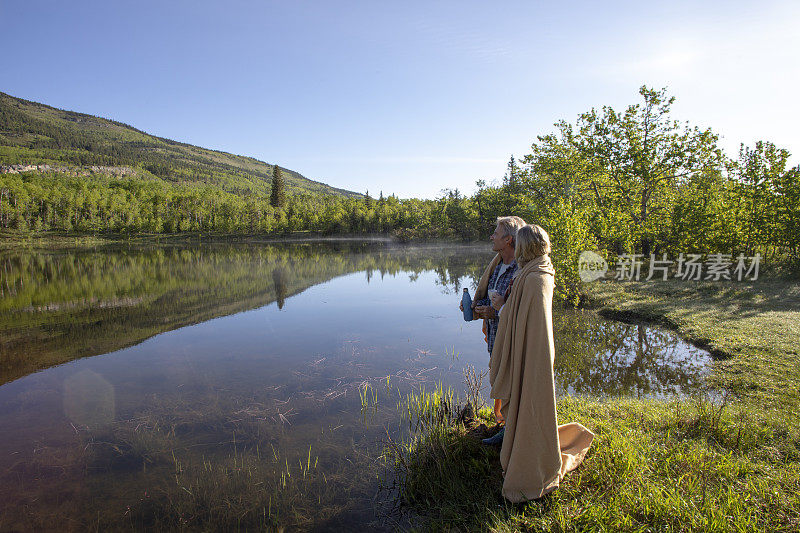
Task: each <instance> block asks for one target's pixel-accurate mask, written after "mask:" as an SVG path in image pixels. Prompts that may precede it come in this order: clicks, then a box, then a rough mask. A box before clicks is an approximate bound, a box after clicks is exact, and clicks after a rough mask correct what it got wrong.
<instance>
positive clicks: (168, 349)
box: [0, 241, 710, 531]
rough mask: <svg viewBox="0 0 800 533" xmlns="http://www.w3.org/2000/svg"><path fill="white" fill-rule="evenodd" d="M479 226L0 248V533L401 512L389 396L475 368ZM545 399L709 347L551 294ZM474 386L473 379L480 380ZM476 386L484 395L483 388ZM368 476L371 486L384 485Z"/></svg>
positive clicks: (653, 371)
mask: <svg viewBox="0 0 800 533" xmlns="http://www.w3.org/2000/svg"><path fill="white" fill-rule="evenodd" d="M491 257H492V253H491V251H490V247H489V245H488V243H487V244H486V245H480V246H459V245H453V244H440V245H425V246H400V245H391V244H387V243H355V242H347V241H332V242H305V243H292V244H289V243H287V244H274V243H273V244H249V245H245V244H238V245H233V244H202V245H200V244H198V245H193V246H189V245H184V246H175V245H172V246H128V247H124V248H121V247H120V248H102V249H86V250H71V251H54V252H6V253H5V254H4V255H2V256H0V263H2V268H0V276H2V281H0V313H1V314H2V319H0V336H1V337H0V369H1V370H2V375H0V435H2V438H1V439H0V530H2V531H5V530H19V529H22V530H31V529H37V530H38V529H45V530H47V529H51V530H52V529H58V530H81V531H82V530H85V529H119V528H131V527H132V528H135V529H141V528H147V527H151V528H157V529H181V528H187V529H198V528H210V529H231V528H234V527H237V526H241V527H257V526H258V527H260V526H265V527H278V526H287V527H289V528H290V529H305V530H317V529H319V530H324V529H335V528H346V527H362V528H363V527H370V528H388V529H392V528H396V527H403V526H404V525H405V524H404V523H403V522H402V521H398V520H401V519H400V518H397V517H395V516H394V515H389V514H388V513H387V508H386V507H387V505H386V504H384V503H383V502H384V501H388V500H390V499H391V490H390V489H389V488H386V487H389V486H390V485H391V472H389V471H386V470H385V469H384V468H383V467H382V463H381V460H380V457H381V455H382V452H383V450H384V447H385V445H386V443H387V441H388V439H392V440H395V441H397V440H401V439H404V438H408V436H409V431H410V430H409V428H408V424H407V421H406V420H404V418H403V416H402V414H401V412H400V411H401V409H398V403H399V402H401V401H402V399H403V398H405V396H406V395H407V394H409V393H410V392H412V391H416V390H419V389H420V388H422V387H425V388H426V389H428V390H430V389H433V388H434V387H435V386H437V384H441V386H443V387H445V388H447V387H450V388H452V389H453V390H454V391H455V392H456V393H458V394H459V395H460V397H461V398H462V399H464V398H466V396H467V392H466V386H465V382H464V373H465V370H468V369H474V371H475V373H476V374H480V373H481V372H485V371H486V370H487V364H488V352H487V350H486V344H485V342H484V340H483V335H482V333H481V331H480V323H479V322H477V321H476V322H471V323H466V322H464V320H463V318H462V316H461V314H460V312H459V310H458V302H459V300H460V297H461V289H462V288H463V287H468V288H470V291H471V292H472V291H474V287H475V285H476V281H477V279H478V277H479V276H480V274H481V272H482V270H483V268H484V267H485V265H486V264H487V263H488V261H489V260H490V259H491ZM554 328H555V342H556V362H555V370H556V379H557V394H559V395H565V394H571V395H582V396H592V397H619V396H651V397H664V398H668V397H670V396H674V395H682V394H687V393H691V392H692V391H694V390H696V389H697V388H698V387H699V386H700V385H701V382H702V376H703V372H704V369H705V367H706V366H707V364H708V363H709V361H710V358H709V356H708V354H707V353H706V352H704V351H702V350H699V349H697V348H694V347H692V346H690V345H688V344H686V343H685V342H683V341H681V340H680V339H679V338H677V337H675V336H674V335H672V334H671V333H669V332H667V331H664V330H661V329H659V328H654V327H648V326H643V325H637V324H626V323H620V322H615V321H610V320H606V319H603V318H600V317H598V316H597V315H596V314H594V313H592V312H589V311H575V310H567V309H562V308H561V307H560V306H556V308H555V309H554ZM483 382H484V385H488V383H487V382H488V378H484V380H483ZM483 392H484V396H485V394H486V392H487V390H486V389H484V391H483ZM381 487H384V489H381Z"/></svg>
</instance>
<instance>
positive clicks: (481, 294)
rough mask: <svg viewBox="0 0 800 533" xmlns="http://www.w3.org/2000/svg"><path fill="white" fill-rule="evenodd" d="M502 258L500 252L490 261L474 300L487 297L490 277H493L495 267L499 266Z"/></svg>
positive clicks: (479, 282)
mask: <svg viewBox="0 0 800 533" xmlns="http://www.w3.org/2000/svg"><path fill="white" fill-rule="evenodd" d="M501 260H502V258H501V257H500V254H497V255H495V256H494V259H492V262H491V263H489V266H488V267H486V270H484V271H483V275H482V276H481V279H480V280H478V288H477V289H475V297H474V298H473V299H472V301H473V302H477V301H478V300H480V299H481V298H486V295H487V294H488V292H489V290H488V289H489V278H490V277H492V272H494V269H495V268H497V265H499V264H500V261H501Z"/></svg>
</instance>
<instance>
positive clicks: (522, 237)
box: [472, 217, 594, 502]
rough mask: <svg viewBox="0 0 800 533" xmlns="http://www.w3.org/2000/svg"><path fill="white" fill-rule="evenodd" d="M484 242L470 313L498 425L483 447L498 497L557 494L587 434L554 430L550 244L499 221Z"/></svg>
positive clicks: (533, 229)
mask: <svg viewBox="0 0 800 533" xmlns="http://www.w3.org/2000/svg"><path fill="white" fill-rule="evenodd" d="M489 240H491V242H492V250H493V251H495V252H497V255H496V256H495V257H494V259H493V260H492V262H491V263H490V264H489V266H488V267H487V268H486V271H485V272H484V273H483V276H481V279H480V281H479V282H478V288H477V289H476V291H475V298H474V301H473V304H472V306H473V316H474V317H475V318H476V319H477V318H482V319H483V327H484V333H485V334H486V341H487V343H488V345H489V353H490V360H489V382H490V384H491V387H492V388H491V397H492V398H494V400H495V402H494V413H495V418H496V419H497V421H498V422H499V423H503V422H505V425H504V427H503V428H502V429H501V430H500V432H499V433H498V434H497V435H495V436H494V437H492V438H490V439H486V440H484V442H485V443H486V444H500V443H501V442H502V448H501V450H500V463H501V465H502V467H503V475H504V481H503V496H505V498H506V499H508V500H509V501H512V502H522V501H526V500H532V499H536V498H540V497H542V496H544V495H545V494H547V493H548V492H551V491H552V490H554V489H556V488H558V484H559V482H560V481H561V479H562V478H563V477H564V475H565V474H566V473H567V472H569V471H571V470H573V469H574V468H576V467H577V466H578V465H579V464H580V463H581V461H582V460H583V457H584V455H585V454H586V452H587V451H588V449H589V446H590V445H591V443H592V438H593V437H594V435H593V434H592V432H591V431H589V430H588V429H586V428H585V427H583V426H582V425H580V424H577V423H573V424H565V425H562V426H559V425H558V423H557V418H556V398H555V382H554V377H553V359H554V357H555V349H554V346H553V315H552V304H553V286H554V278H555V270H554V269H553V264H552V262H551V261H550V256H549V254H550V237H549V236H548V235H547V232H546V231H545V230H544V229H542V228H541V227H539V226H537V225H535V224H533V225H526V224H525V221H524V220H522V219H521V218H519V217H499V218H498V219H497V227H496V228H495V231H494V233H493V234H492V235H491V236H490V237H489Z"/></svg>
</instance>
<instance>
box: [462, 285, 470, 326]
mask: <svg viewBox="0 0 800 533" xmlns="http://www.w3.org/2000/svg"><path fill="white" fill-rule="evenodd" d="M461 307H463V308H464V320H466V321H467V322H469V321H470V320H472V298H470V296H469V291H468V290H467V289H466V288H465V289H464V294H463V296H461Z"/></svg>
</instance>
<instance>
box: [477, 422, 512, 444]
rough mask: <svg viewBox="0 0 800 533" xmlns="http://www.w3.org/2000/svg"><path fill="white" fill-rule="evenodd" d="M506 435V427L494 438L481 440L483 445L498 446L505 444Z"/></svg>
mask: <svg viewBox="0 0 800 533" xmlns="http://www.w3.org/2000/svg"><path fill="white" fill-rule="evenodd" d="M505 433H506V428H505V426H504V427H503V428H501V429H500V431H498V432H497V433H495V434H494V436H492V437H489V438H488V439H483V440H481V442H482V443H484V444H488V445H489V446H496V445H498V444H503V435H505Z"/></svg>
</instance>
